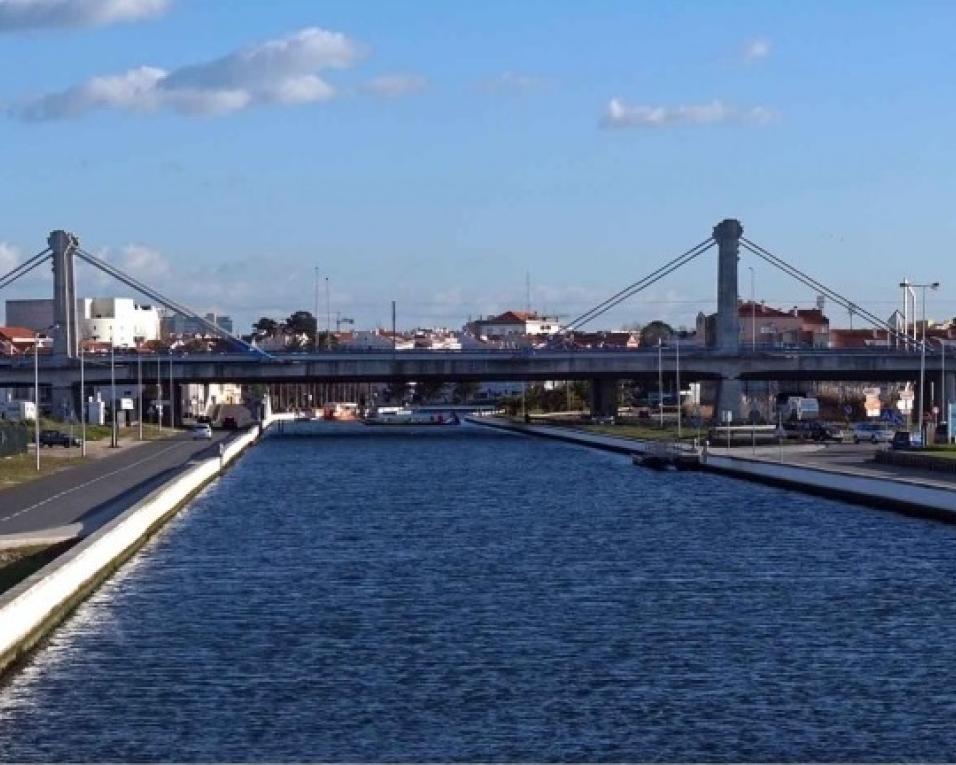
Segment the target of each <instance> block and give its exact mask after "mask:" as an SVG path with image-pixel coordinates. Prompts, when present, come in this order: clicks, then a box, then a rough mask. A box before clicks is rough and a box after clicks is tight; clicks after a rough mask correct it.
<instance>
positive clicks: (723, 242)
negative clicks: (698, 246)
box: [714, 218, 744, 353]
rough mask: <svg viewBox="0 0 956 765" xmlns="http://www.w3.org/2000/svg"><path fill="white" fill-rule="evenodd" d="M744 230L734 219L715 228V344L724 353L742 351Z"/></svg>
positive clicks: (722, 222) (727, 220) (723, 221)
mask: <svg viewBox="0 0 956 765" xmlns="http://www.w3.org/2000/svg"><path fill="white" fill-rule="evenodd" d="M743 233H744V227H743V226H742V225H740V221H739V220H736V219H734V218H727V219H726V220H722V221H721V222H720V223H718V224H717V225H716V226H714V239H715V240H717V246H718V254H717V320H716V327H715V332H714V344H715V346H716V347H717V349H718V350H720V351H723V352H724V353H737V352H738V351H739V350H740V308H739V306H738V303H737V261H738V260H740V237H741V236H743Z"/></svg>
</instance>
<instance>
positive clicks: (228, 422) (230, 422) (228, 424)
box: [222, 417, 239, 430]
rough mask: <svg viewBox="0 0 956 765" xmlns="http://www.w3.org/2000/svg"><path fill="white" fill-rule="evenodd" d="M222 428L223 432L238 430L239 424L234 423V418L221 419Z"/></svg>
mask: <svg viewBox="0 0 956 765" xmlns="http://www.w3.org/2000/svg"><path fill="white" fill-rule="evenodd" d="M222 427H223V430H239V423H238V422H236V418H235V417H223V418H222Z"/></svg>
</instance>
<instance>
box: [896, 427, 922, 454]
mask: <svg viewBox="0 0 956 765" xmlns="http://www.w3.org/2000/svg"><path fill="white" fill-rule="evenodd" d="M922 446H923V439H922V438H921V437H920V435H919V433H910V431H908V430H898V431H896V433H894V434H893V440H892V441H890V448H891V449H893V450H894V451H901V452H905V451H911V450H913V449H920V448H922Z"/></svg>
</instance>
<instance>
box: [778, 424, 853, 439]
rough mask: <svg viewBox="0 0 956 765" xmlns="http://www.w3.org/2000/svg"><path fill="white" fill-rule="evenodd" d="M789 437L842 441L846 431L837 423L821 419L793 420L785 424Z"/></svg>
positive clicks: (785, 431) (785, 430)
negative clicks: (833, 423) (821, 420)
mask: <svg viewBox="0 0 956 765" xmlns="http://www.w3.org/2000/svg"><path fill="white" fill-rule="evenodd" d="M783 430H784V433H786V435H787V438H801V439H805V440H808V441H842V440H843V439H844V437H845V435H846V433H845V431H844V430H843V429H842V428H840V427H839V426H837V425H832V424H830V423H827V422H820V421H819V420H791V421H790V422H785V423H784V424H783Z"/></svg>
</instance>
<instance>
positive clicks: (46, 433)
mask: <svg viewBox="0 0 956 765" xmlns="http://www.w3.org/2000/svg"><path fill="white" fill-rule="evenodd" d="M79 445H80V439H79V438H77V437H76V436H71V435H70V434H69V433H62V432H60V431H59V430H42V431H40V446H50V447H53V446H63V447H65V448H67V449H69V448H70V447H71V446H79Z"/></svg>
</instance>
